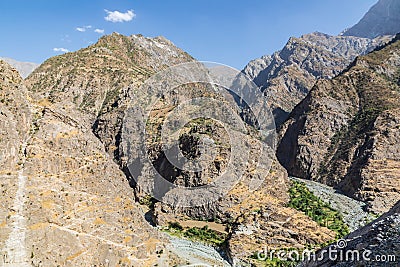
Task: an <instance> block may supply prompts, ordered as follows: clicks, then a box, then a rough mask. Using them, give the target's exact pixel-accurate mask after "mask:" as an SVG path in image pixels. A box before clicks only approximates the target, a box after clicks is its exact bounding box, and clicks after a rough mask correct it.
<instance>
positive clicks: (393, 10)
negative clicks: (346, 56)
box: [342, 0, 400, 38]
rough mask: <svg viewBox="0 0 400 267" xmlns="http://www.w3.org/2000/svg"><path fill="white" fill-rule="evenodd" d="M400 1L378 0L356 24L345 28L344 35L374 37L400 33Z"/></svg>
mask: <svg viewBox="0 0 400 267" xmlns="http://www.w3.org/2000/svg"><path fill="white" fill-rule="evenodd" d="M399 14H400V2H399V1H397V0H379V1H378V3H376V4H375V5H374V6H373V7H371V9H370V10H369V11H368V12H367V13H366V14H365V15H364V17H363V18H362V19H361V20H360V22H358V23H357V24H356V25H354V26H353V27H351V28H350V29H348V30H345V31H344V32H343V33H342V35H344V36H357V37H364V38H375V37H378V36H382V35H396V34H397V33H400V17H399Z"/></svg>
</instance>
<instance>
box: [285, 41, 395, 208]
mask: <svg viewBox="0 0 400 267" xmlns="http://www.w3.org/2000/svg"><path fill="white" fill-rule="evenodd" d="M399 44H400V41H399V40H398V37H397V38H395V39H394V40H393V41H392V42H391V43H390V44H388V45H387V46H384V47H382V48H379V49H377V50H376V51H374V52H372V53H370V54H368V55H366V56H360V57H358V58H357V59H356V60H355V61H354V63H353V64H352V65H351V66H350V67H349V68H348V69H347V70H346V71H344V72H343V73H342V74H341V75H339V76H337V77H336V78H334V79H332V80H321V81H319V82H318V83H317V84H316V85H315V87H314V88H313V89H312V90H311V92H310V93H309V94H308V96H307V97H306V98H305V99H304V100H303V101H302V102H301V103H300V104H299V105H297V106H296V108H295V109H294V110H293V111H292V113H291V114H290V116H289V119H288V120H287V121H286V122H285V123H284V124H283V125H282V128H281V130H280V133H281V136H282V138H281V142H280V145H279V147H278V151H277V156H278V158H279V161H280V162H281V164H282V165H283V166H284V167H285V168H286V169H287V170H288V172H289V174H290V175H293V176H297V177H302V178H307V179H312V180H317V181H319V182H322V183H325V184H328V185H331V186H335V187H336V188H338V189H340V190H341V191H343V192H344V193H346V194H347V195H349V196H352V197H354V198H356V199H359V200H362V201H366V202H367V203H368V205H369V209H370V210H371V211H374V212H377V213H381V212H384V211H387V210H388V209H389V208H390V207H391V206H393V205H394V204H395V203H396V202H397V201H398V200H399V197H400V192H399V188H400V187H399V186H400V184H399V182H400V176H399V160H400V159H399V156H398V155H399V154H398V149H399V148H398V144H397V143H398V138H399V131H398V127H397V126H396V125H397V124H398V120H399V110H398V107H399V104H400V102H399V101H400V96H399V66H400V60H399Z"/></svg>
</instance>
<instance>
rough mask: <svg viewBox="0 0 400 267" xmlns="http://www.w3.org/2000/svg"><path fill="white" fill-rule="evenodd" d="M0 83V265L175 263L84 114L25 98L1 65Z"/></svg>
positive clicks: (13, 72)
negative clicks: (146, 219)
mask: <svg viewBox="0 0 400 267" xmlns="http://www.w3.org/2000/svg"><path fill="white" fill-rule="evenodd" d="M0 80H1V83H0V86H1V87H0V96H1V103H0V108H1V116H0V118H1V124H2V127H1V139H0V145H1V147H2V150H1V153H2V158H1V173H0V175H1V190H2V204H1V205H0V215H1V216H0V245H1V264H2V266H3V265H4V266H57V265H59V266H85V265H95V266H107V265H110V266H111V265H112V266H118V265H121V266H123V265H125V266H153V265H155V264H159V265H163V266H169V265H175V264H179V263H180V261H179V259H178V258H177V257H175V256H174V255H172V254H170V253H169V252H168V250H167V249H166V247H165V244H167V243H168V241H167V240H166V238H165V237H164V236H163V235H160V234H159V233H158V232H157V231H156V230H155V229H153V228H152V227H150V226H149V225H148V223H147V222H146V221H145V220H144V214H143V212H142V211H141V209H140V208H139V206H138V205H137V204H136V203H135V202H134V195H133V192H132V190H131V188H130V187H129V185H128V184H127V183H126V177H125V175H124V174H123V172H122V171H120V170H119V167H118V165H116V164H115V163H114V162H113V160H112V158H110V157H109V156H108V154H107V153H106V152H105V150H104V146H103V145H102V144H101V142H100V141H99V140H98V139H97V138H96V136H95V135H94V134H93V133H92V131H91V127H90V124H89V125H87V124H86V121H87V120H86V119H85V117H86V116H87V115H86V114H83V113H81V112H80V111H79V110H76V109H75V110H74V109H73V108H70V109H69V110H68V113H66V112H65V107H64V106H63V105H60V104H59V103H55V104H53V103H51V102H49V101H47V100H46V99H41V100H39V101H35V100H32V98H30V97H29V96H28V95H27V91H26V89H25V86H24V85H23V83H22V79H21V77H20V76H19V75H18V73H17V71H16V70H15V69H12V68H11V67H10V66H8V65H7V64H5V63H4V62H2V61H0ZM30 114H32V115H30Z"/></svg>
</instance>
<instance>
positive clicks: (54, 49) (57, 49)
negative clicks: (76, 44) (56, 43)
mask: <svg viewBox="0 0 400 267" xmlns="http://www.w3.org/2000/svg"><path fill="white" fill-rule="evenodd" d="M53 51H54V52H62V53H68V52H69V50H68V49H66V48H62V47H55V48H53Z"/></svg>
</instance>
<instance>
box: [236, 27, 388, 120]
mask: <svg viewBox="0 0 400 267" xmlns="http://www.w3.org/2000/svg"><path fill="white" fill-rule="evenodd" d="M388 40H389V39H388V38H387V37H380V38H377V39H374V40H371V39H367V38H357V37H348V36H329V35H327V34H323V33H318V32H316V33H311V34H306V35H303V36H301V37H300V38H291V39H290V40H289V41H288V43H287V44H286V45H285V47H284V48H283V49H282V50H281V51H278V52H276V53H274V54H273V55H272V56H264V57H262V58H260V59H256V60H253V61H251V62H250V63H249V64H248V65H247V66H246V67H245V68H244V70H243V73H245V74H246V75H248V76H249V77H250V78H252V79H253V80H254V82H255V83H256V84H257V85H258V86H259V87H261V89H262V90H263V91H264V92H265V94H266V95H267V96H268V99H269V102H270V105H271V108H272V109H273V112H274V116H275V121H276V124H277V126H279V125H280V124H281V123H282V122H283V121H284V120H285V119H286V118H287V116H288V114H289V113H290V112H291V111H292V109H293V108H294V107H295V106H296V105H297V104H298V103H299V102H300V101H301V100H302V99H304V97H305V96H306V95H307V94H308V92H309V91H310V89H311V88H312V87H313V86H314V84H315V82H316V81H317V80H318V79H320V78H333V77H334V76H336V75H337V74H339V73H340V72H341V71H342V70H343V69H345V68H346V67H347V66H348V65H349V64H350V63H351V62H352V61H353V60H354V59H355V57H356V56H358V55H362V54H365V53H367V52H369V51H371V50H372V49H374V48H375V47H376V46H378V45H380V44H382V43H384V42H385V41H388Z"/></svg>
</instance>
